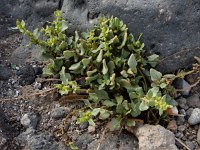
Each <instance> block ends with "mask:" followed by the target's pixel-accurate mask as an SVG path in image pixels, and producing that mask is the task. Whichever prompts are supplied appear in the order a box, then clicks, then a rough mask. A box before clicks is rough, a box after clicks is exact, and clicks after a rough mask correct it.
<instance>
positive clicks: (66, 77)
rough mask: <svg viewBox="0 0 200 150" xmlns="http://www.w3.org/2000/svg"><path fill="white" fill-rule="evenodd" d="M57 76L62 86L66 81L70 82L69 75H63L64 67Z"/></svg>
mask: <svg viewBox="0 0 200 150" xmlns="http://www.w3.org/2000/svg"><path fill="white" fill-rule="evenodd" d="M59 74H60V79H61V81H62V84H67V83H68V81H70V80H71V75H70V74H69V73H65V67H62V70H61V71H60V72H59Z"/></svg>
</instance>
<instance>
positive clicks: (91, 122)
mask: <svg viewBox="0 0 200 150" xmlns="http://www.w3.org/2000/svg"><path fill="white" fill-rule="evenodd" d="M88 123H89V125H90V126H95V123H94V121H93V119H92V118H90V119H89V120H88Z"/></svg>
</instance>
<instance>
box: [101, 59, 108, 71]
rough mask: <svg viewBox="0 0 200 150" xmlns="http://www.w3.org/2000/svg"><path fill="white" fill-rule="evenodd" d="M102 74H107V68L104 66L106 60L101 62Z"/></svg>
mask: <svg viewBox="0 0 200 150" xmlns="http://www.w3.org/2000/svg"><path fill="white" fill-rule="evenodd" d="M102 73H103V74H104V75H105V74H107V73H108V67H107V65H106V60H105V59H104V60H103V70H102Z"/></svg>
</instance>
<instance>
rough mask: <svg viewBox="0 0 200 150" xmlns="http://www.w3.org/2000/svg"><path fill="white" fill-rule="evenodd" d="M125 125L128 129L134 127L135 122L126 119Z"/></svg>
mask: <svg viewBox="0 0 200 150" xmlns="http://www.w3.org/2000/svg"><path fill="white" fill-rule="evenodd" d="M126 125H127V126H128V127H134V126H135V121H134V120H133V119H127V122H126Z"/></svg>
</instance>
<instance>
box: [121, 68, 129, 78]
mask: <svg viewBox="0 0 200 150" xmlns="http://www.w3.org/2000/svg"><path fill="white" fill-rule="evenodd" d="M120 74H121V75H122V76H123V77H124V78H127V77H128V74H127V73H126V71H125V70H122V71H121V72H120Z"/></svg>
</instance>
